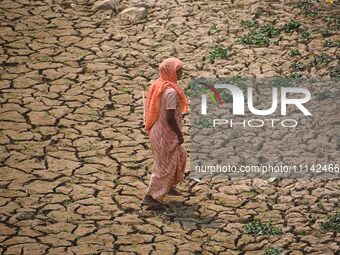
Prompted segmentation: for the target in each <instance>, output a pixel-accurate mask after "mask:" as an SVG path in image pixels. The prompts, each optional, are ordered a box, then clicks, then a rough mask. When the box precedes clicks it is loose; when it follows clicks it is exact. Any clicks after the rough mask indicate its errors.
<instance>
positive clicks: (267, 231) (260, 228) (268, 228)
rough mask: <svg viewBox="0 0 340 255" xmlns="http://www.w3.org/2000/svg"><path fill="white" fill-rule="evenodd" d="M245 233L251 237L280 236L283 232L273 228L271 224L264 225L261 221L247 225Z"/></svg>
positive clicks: (254, 221)
mask: <svg viewBox="0 0 340 255" xmlns="http://www.w3.org/2000/svg"><path fill="white" fill-rule="evenodd" d="M244 232H245V233H246V234H249V235H280V234H282V231H281V230H280V229H279V228H276V227H274V226H272V224H271V223H262V222H261V221H259V220H253V221H252V222H249V223H247V225H246V226H245V229H244Z"/></svg>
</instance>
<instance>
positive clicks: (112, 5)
mask: <svg viewBox="0 0 340 255" xmlns="http://www.w3.org/2000/svg"><path fill="white" fill-rule="evenodd" d="M92 9H95V10H112V11H113V12H115V13H117V12H118V11H119V10H118V9H119V8H118V3H117V1H115V0H104V1H101V2H100V3H96V4H95V5H94V6H93V8H92Z"/></svg>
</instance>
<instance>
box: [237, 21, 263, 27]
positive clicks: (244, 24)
mask: <svg viewBox="0 0 340 255" xmlns="http://www.w3.org/2000/svg"><path fill="white" fill-rule="evenodd" d="M241 26H242V27H245V28H254V27H258V26H259V23H258V22H257V21H256V20H242V21H241Z"/></svg>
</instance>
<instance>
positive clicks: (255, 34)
mask: <svg viewBox="0 0 340 255" xmlns="http://www.w3.org/2000/svg"><path fill="white" fill-rule="evenodd" d="M278 34H280V31H279V30H278V29H277V28H275V27H274V26H273V25H272V24H268V25H265V26H262V27H259V28H258V29H256V30H253V31H250V32H249V33H248V34H246V35H244V36H243V37H241V38H240V39H238V40H237V41H236V42H237V43H239V44H245V45H258V46H268V45H269V42H270V40H269V38H272V37H273V36H275V35H278Z"/></svg>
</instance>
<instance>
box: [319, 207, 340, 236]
mask: <svg viewBox="0 0 340 255" xmlns="http://www.w3.org/2000/svg"><path fill="white" fill-rule="evenodd" d="M321 228H322V229H323V230H325V231H330V232H336V233H339V232H340V212H336V214H335V215H333V216H329V217H328V219H327V221H325V222H322V223H321Z"/></svg>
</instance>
